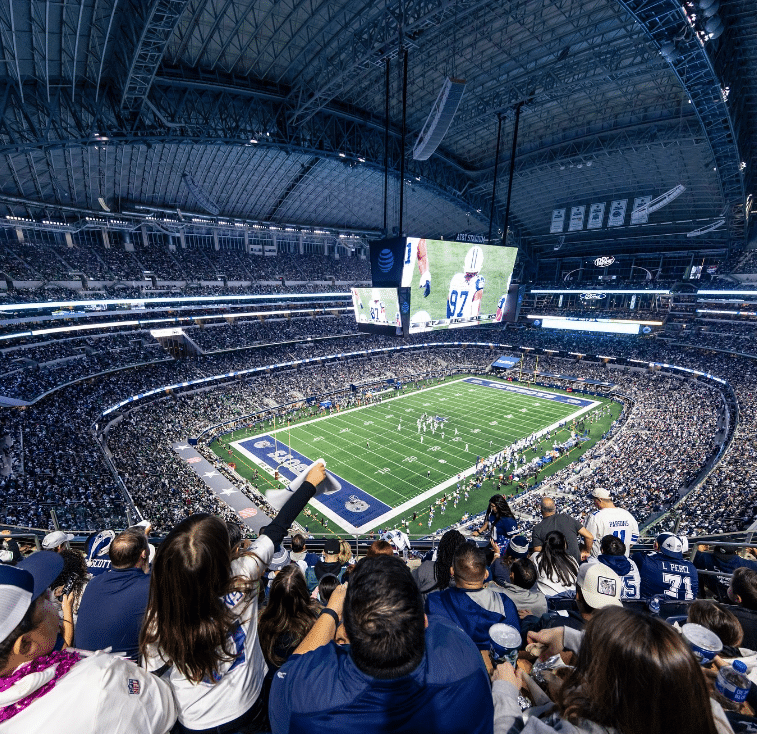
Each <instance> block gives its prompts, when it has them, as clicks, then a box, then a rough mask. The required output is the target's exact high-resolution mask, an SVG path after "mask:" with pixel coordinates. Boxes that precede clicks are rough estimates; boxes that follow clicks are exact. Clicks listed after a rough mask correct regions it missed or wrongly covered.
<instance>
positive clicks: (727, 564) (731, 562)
mask: <svg viewBox="0 0 757 734" xmlns="http://www.w3.org/2000/svg"><path fill="white" fill-rule="evenodd" d="M704 547H705V546H699V548H698V549H697V552H696V554H695V555H694V558H693V562H694V565H695V566H696V567H697V568H698V569H700V570H702V571H717V572H718V574H719V575H718V576H704V577H703V583H705V585H706V587H707V588H708V590H710V591H712V592H714V593H715V594H716V596H717V597H718V599H719V600H720V601H722V602H724V603H726V604H728V603H729V596H728V594H727V589H728V584H729V583H730V578H731V575H732V574H733V572H734V571H735V570H736V569H737V568H750V569H752V570H753V571H757V563H755V562H754V561H748V560H747V559H746V558H742V557H741V556H739V555H737V554H736V553H734V551H733V548H729V547H727V546H724V545H716V546H715V548H714V550H713V551H712V553H707V552H705V551H704V550H703V549H704ZM700 549H702V550H700Z"/></svg>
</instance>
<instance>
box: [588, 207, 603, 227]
mask: <svg viewBox="0 0 757 734" xmlns="http://www.w3.org/2000/svg"><path fill="white" fill-rule="evenodd" d="M604 218H605V202H604V201H601V202H598V203H597V204H592V205H591V206H590V207H589V221H588V222H587V223H586V229H602V222H603V221H604Z"/></svg>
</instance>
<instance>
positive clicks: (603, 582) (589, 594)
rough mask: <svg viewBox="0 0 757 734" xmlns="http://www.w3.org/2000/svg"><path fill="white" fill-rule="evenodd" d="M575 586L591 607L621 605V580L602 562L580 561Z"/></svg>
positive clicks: (600, 607) (599, 607)
mask: <svg viewBox="0 0 757 734" xmlns="http://www.w3.org/2000/svg"><path fill="white" fill-rule="evenodd" d="M576 586H577V587H579V588H580V589H581V596H583V598H584V601H585V602H586V603H587V604H588V605H589V606H590V607H591V608H592V609H602V607H622V606H623V604H622V603H621V601H620V592H621V589H622V588H623V581H622V580H621V578H620V576H618V574H616V573H615V571H613V570H612V569H611V568H610V567H609V566H605V564H604V563H582V564H581V565H580V566H579V568H578V576H577V577H576Z"/></svg>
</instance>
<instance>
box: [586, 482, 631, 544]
mask: <svg viewBox="0 0 757 734" xmlns="http://www.w3.org/2000/svg"><path fill="white" fill-rule="evenodd" d="M591 498H592V500H593V501H594V507H595V508H596V511H595V512H592V514H591V515H589V517H588V518H587V520H586V523H585V526H586V529H587V530H588V531H589V532H590V533H591V534H592V535H593V536H594V537H595V538H600V539H601V538H604V537H605V535H614V536H615V537H616V538H620V540H621V541H622V543H623V544H624V545H625V546H626V556H629V555H630V554H631V546H632V545H633V544H634V543H636V542H637V541H638V540H639V523H637V522H636V520H635V519H634V516H633V515H632V514H631V513H630V512H628V510H624V509H622V508H620V507H615V504H614V503H613V501H612V498H611V497H610V493H609V492H608V491H607V490H606V489H595V490H594V491H593V492H592V493H591ZM599 553H600V543H594V544H593V545H592V547H591V555H592V556H593V557H594V558H596V557H597V556H598V555H599Z"/></svg>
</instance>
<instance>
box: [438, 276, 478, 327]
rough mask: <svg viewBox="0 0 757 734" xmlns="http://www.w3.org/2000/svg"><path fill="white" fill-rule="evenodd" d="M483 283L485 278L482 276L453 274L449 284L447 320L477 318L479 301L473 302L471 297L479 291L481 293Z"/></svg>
mask: <svg viewBox="0 0 757 734" xmlns="http://www.w3.org/2000/svg"><path fill="white" fill-rule="evenodd" d="M485 282H486V278H484V276H483V275H466V274H465V273H455V274H454V275H453V276H452V280H451V281H450V284H449V295H448V296H447V318H448V319H471V318H473V317H474V316H478V312H479V309H480V308H481V301H480V300H479V301H474V300H473V297H474V296H475V295H476V293H478V292H479V291H481V292H482V293H483V290H484V284H485Z"/></svg>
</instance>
